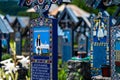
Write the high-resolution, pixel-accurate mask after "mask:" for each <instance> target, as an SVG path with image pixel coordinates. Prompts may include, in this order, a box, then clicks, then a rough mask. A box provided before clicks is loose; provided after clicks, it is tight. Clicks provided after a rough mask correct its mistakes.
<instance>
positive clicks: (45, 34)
mask: <svg viewBox="0 0 120 80" xmlns="http://www.w3.org/2000/svg"><path fill="white" fill-rule="evenodd" d="M33 31H34V33H33V44H34V45H33V46H34V47H33V52H34V53H36V47H35V44H36V40H37V37H38V35H40V41H41V44H44V45H46V44H47V45H50V28H49V27H44V26H43V27H34V28H33ZM41 52H42V53H49V50H47V49H42V50H41Z"/></svg>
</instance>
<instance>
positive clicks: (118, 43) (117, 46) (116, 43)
mask: <svg viewBox="0 0 120 80" xmlns="http://www.w3.org/2000/svg"><path fill="white" fill-rule="evenodd" d="M115 50H120V41H119V40H116V42H115Z"/></svg>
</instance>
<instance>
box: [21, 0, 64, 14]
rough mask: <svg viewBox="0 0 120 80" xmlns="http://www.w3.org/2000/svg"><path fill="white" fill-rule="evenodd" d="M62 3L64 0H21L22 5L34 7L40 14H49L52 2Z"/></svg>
mask: <svg viewBox="0 0 120 80" xmlns="http://www.w3.org/2000/svg"><path fill="white" fill-rule="evenodd" d="M55 3H57V4H60V3H62V0H20V1H19V5H20V6H27V7H33V8H34V9H35V11H36V12H37V13H39V14H40V16H47V15H48V10H49V9H50V7H51V4H55Z"/></svg>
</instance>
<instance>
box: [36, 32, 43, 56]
mask: <svg viewBox="0 0 120 80" xmlns="http://www.w3.org/2000/svg"><path fill="white" fill-rule="evenodd" d="M40 46H41V40H40V34H38V37H37V39H36V40H35V47H36V54H41V53H42V52H41V47H40Z"/></svg>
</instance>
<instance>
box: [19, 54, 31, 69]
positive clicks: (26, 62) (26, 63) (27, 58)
mask: <svg viewBox="0 0 120 80" xmlns="http://www.w3.org/2000/svg"><path fill="white" fill-rule="evenodd" d="M19 62H20V63H21V64H22V67H25V68H28V63H29V62H30V60H29V56H28V57H23V58H22V59H21V60H19Z"/></svg>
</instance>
